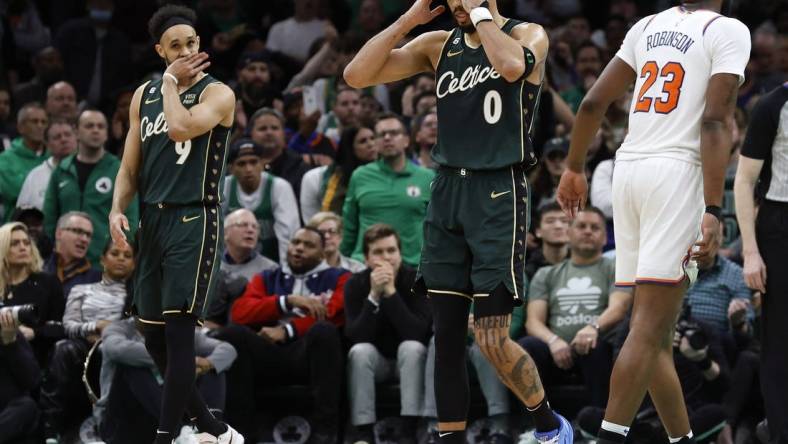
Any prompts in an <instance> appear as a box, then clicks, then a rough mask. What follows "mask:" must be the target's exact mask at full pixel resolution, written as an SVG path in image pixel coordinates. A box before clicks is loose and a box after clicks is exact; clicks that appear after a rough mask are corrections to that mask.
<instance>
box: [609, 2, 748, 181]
mask: <svg viewBox="0 0 788 444" xmlns="http://www.w3.org/2000/svg"><path fill="white" fill-rule="evenodd" d="M616 57H618V58H619V59H621V60H623V61H624V62H625V63H627V64H628V65H629V66H630V67H632V69H633V70H634V71H635V73H636V74H637V76H638V77H637V82H636V83H635V89H634V93H633V98H632V106H631V109H630V115H629V133H628V134H627V136H626V139H625V140H624V143H623V144H622V145H621V148H620V149H619V150H618V152H617V153H616V160H635V159H642V158H647V157H667V158H672V159H678V160H683V161H687V162H690V163H693V164H695V165H700V129H701V128H700V125H701V119H702V117H703V112H704V109H705V107H706V89H707V86H708V82H709V79H710V78H711V76H713V75H715V74H720V73H727V74H735V75H737V76H739V79H740V83H742V82H744V68H745V67H746V66H747V61H748V60H749V58H750V31H749V29H747V27H746V26H745V25H744V24H743V23H741V22H740V21H738V20H736V19H733V18H730V17H725V16H722V15H720V14H718V13H716V12H713V11H708V10H696V11H689V10H687V9H684V8H683V7H681V6H677V7H675V8H671V9H668V10H666V11H663V12H661V13H659V14H655V15H652V16H649V17H646V18H644V19H642V20H640V21H639V22H638V23H636V24H635V26H633V27H632V29H630V30H629V32H628V33H627V35H626V38H625V39H624V42H623V44H622V45H621V49H620V50H619V51H618V53H617V54H616Z"/></svg>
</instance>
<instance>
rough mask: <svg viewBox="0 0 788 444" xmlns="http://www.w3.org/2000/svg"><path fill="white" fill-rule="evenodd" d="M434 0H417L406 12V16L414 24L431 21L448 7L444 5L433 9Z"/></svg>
mask: <svg viewBox="0 0 788 444" xmlns="http://www.w3.org/2000/svg"><path fill="white" fill-rule="evenodd" d="M431 3H432V0H416V1H415V2H413V6H411V7H410V9H408V12H406V13H405V17H406V18H407V19H408V21H409V22H410V23H411V24H412V25H413V26H418V25H423V24H425V23H429V22H431V21H432V20H433V19H434V18H435V17H437V16H439V15H441V14H443V11H445V10H446V7H445V6H443V5H440V6H438V7H437V8H435V9H432V7H431V5H430V4H431Z"/></svg>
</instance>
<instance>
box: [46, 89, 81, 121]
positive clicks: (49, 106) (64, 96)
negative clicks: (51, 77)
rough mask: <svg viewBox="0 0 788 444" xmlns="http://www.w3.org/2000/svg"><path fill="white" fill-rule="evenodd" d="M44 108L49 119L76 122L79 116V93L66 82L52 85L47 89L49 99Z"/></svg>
mask: <svg viewBox="0 0 788 444" xmlns="http://www.w3.org/2000/svg"><path fill="white" fill-rule="evenodd" d="M44 106H45V108H46V111H47V115H49V118H51V119H53V118H55V117H58V118H61V119H66V120H69V121H71V122H76V120H77V114H78V113H79V110H78V109H77V92H76V91H75V90H74V87H73V86H71V84H70V83H68V82H66V81H60V82H56V83H54V84H52V86H50V87H49V88H48V89H47V99H46V102H44Z"/></svg>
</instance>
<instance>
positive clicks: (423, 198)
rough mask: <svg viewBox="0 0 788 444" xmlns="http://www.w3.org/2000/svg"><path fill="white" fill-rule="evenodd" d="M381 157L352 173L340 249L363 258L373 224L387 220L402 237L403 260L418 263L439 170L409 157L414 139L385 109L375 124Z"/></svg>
mask: <svg viewBox="0 0 788 444" xmlns="http://www.w3.org/2000/svg"><path fill="white" fill-rule="evenodd" d="M375 138H376V139H377V143H378V148H379V153H380V159H379V160H378V161H377V162H371V163H369V164H367V165H364V166H363V167H359V168H357V169H356V171H355V172H353V176H351V178H350V184H349V185H348V190H347V197H345V205H344V207H343V210H342V215H343V218H344V225H345V227H344V231H343V234H342V244H341V245H340V247H339V249H340V251H341V252H342V254H343V255H345V256H352V257H353V259H356V260H364V254H363V252H362V251H361V250H362V249H361V246H362V237H363V234H364V232H365V231H366V230H367V228H369V227H370V226H371V225H373V224H376V223H379V222H385V223H387V224H389V225H391V226H392V227H394V229H396V230H397V232H398V233H399V235H400V238H401V239H402V260H403V261H404V262H405V263H406V264H408V265H411V266H416V265H418V264H419V258H420V256H421V241H422V224H423V222H424V216H425V214H426V212H427V203H428V202H429V200H430V194H431V191H430V182H432V179H433V177H434V176H435V173H433V172H432V170H428V169H426V168H422V167H419V166H416V165H414V164H412V163H411V162H409V161H408V159H407V157H406V156H405V150H406V149H407V148H408V145H409V144H410V138H409V137H408V132H407V130H406V128H405V124H404V123H403V122H402V120H401V119H400V117H399V116H397V115H396V114H391V113H385V114H383V115H381V116H380V117H379V118H378V120H377V123H376V124H375Z"/></svg>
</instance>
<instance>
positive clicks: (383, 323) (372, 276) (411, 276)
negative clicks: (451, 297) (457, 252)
mask: <svg viewBox="0 0 788 444" xmlns="http://www.w3.org/2000/svg"><path fill="white" fill-rule="evenodd" d="M363 242H364V246H363V248H364V258H365V260H366V263H367V266H368V267H369V268H368V269H367V270H366V271H363V272H361V273H358V274H354V275H353V276H352V277H351V278H350V279H348V282H347V285H346V286H345V313H346V316H347V325H346V326H345V335H346V336H347V337H348V339H350V342H351V344H352V347H351V348H350V352H349V353H348V375H347V376H348V386H349V391H350V421H351V423H352V424H353V426H354V427H355V429H356V430H355V434H356V438H355V442H356V444H359V443H368V444H374V443H375V436H374V433H373V427H374V425H375V422H376V421H377V417H376V415H375V384H379V383H381V382H386V381H391V380H398V381H399V388H400V415H401V416H402V417H403V419H404V431H403V434H401V435H400V436H399V439H398V442H402V443H407V442H412V443H415V442H416V426H417V420H418V418H419V417H420V416H421V413H422V408H423V405H422V404H423V401H424V362H425V359H426V355H427V347H426V345H425V344H426V342H427V339H428V338H429V334H430V324H431V321H432V314H431V310H430V307H429V304H428V303H427V299H426V298H424V297H420V296H417V295H416V294H415V293H414V292H412V291H411V287H412V286H413V283H414V282H415V281H416V270H415V269H413V268H410V267H408V266H407V265H403V264H402V256H401V255H400V240H399V236H398V235H397V232H396V231H394V229H393V228H391V227H390V226H388V225H385V224H375V225H373V226H371V227H369V229H367V231H366V232H365V233H364V240H363Z"/></svg>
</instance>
